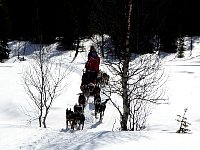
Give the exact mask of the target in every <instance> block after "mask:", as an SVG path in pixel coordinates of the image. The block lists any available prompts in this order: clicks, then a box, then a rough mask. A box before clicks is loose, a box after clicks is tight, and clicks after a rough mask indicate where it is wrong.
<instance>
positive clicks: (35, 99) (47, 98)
mask: <svg viewBox="0 0 200 150" xmlns="http://www.w3.org/2000/svg"><path fill="white" fill-rule="evenodd" d="M50 50H51V48H48V47H40V48H39V51H37V52H36V53H35V57H34V59H33V60H32V62H31V63H30V65H29V67H28V69H27V70H26V72H25V73H24V76H23V81H24V87H25V90H26V92H27V94H28V95H29V97H30V99H31V101H32V103H33V106H32V112H33V113H34V115H35V116H36V118H35V119H38V121H39V127H42V125H43V127H44V128H46V127H47V126H46V119H47V116H48V114H49V111H50V109H51V107H52V104H53V102H54V101H55V99H56V98H57V97H58V96H59V95H60V94H61V92H62V91H63V90H64V87H65V86H66V85H67V84H66V83H64V79H65V78H66V76H67V75H68V74H69V73H70V71H69V72H67V71H66V70H65V69H64V71H63V68H62V66H61V63H59V62H58V63H52V61H51V60H50V57H48V55H49V53H48V52H49V51H50ZM65 67H66V66H65ZM68 69H69V68H68ZM32 117H33V116H32Z"/></svg>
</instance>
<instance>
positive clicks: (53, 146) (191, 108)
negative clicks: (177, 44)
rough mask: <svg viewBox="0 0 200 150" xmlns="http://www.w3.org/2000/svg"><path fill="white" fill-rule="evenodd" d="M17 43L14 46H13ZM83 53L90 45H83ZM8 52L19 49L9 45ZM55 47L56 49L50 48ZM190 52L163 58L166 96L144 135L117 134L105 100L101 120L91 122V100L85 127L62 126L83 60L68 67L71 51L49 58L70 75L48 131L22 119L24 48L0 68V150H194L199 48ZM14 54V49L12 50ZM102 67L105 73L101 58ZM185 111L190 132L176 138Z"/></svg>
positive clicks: (199, 128)
mask: <svg viewBox="0 0 200 150" xmlns="http://www.w3.org/2000/svg"><path fill="white" fill-rule="evenodd" d="M17 44H18V45H17ZM84 44H85V46H86V50H88V49H89V46H90V44H91V43H90V42H86V43H84ZM10 46H12V47H11V48H14V47H15V48H16V47H18V48H19V47H20V46H19V43H16V42H15V43H14V42H13V43H10ZM52 46H55V45H52ZM193 46H194V47H193V50H192V53H191V52H190V51H187V52H186V57H185V58H182V59H179V58H176V56H175V54H172V55H169V56H168V57H167V59H166V63H165V70H166V73H167V75H168V76H169V77H168V80H167V82H166V87H167V90H166V93H165V96H166V97H168V98H169V104H162V105H158V106H156V107H155V109H154V110H153V112H152V114H151V115H150V116H149V118H148V121H147V124H148V126H147V128H146V129H145V130H144V131H137V132H131V131H129V132H121V131H118V130H117V129H118V128H119V114H118V112H117V111H116V110H115V108H114V107H113V106H112V104H111V103H110V102H108V103H107V108H106V111H105V116H104V118H103V121H102V122H99V120H98V119H95V118H94V110H93V109H92V105H90V104H92V97H90V99H89V102H88V105H87V106H86V108H85V115H86V121H85V127H84V129H83V130H80V131H75V132H72V131H71V130H66V128H65V110H66V108H72V107H73V105H74V104H75V103H77V100H78V93H80V84H81V76H82V70H83V69H84V64H85V62H86V59H87V51H85V52H81V53H79V54H78V57H77V58H76V60H75V61H74V62H73V63H70V62H71V60H72V59H73V57H74V52H73V51H69V52H58V51H53V52H52V53H51V57H52V58H53V59H55V60H57V59H60V60H62V67H63V69H66V67H68V66H69V65H70V66H72V67H73V71H72V72H71V74H70V75H69V76H67V82H68V86H67V89H66V90H65V91H64V92H63V93H62V95H61V96H60V97H58V98H57V99H56V101H55V102H54V104H53V106H52V109H51V111H50V114H49V116H48V118H47V128H46V129H44V128H39V127H38V121H37V120H36V121H34V122H32V123H31V124H30V123H28V119H29V118H28V116H27V115H25V113H26V112H28V111H29V110H30V109H31V108H30V104H29V103H28V102H29V100H28V99H29V97H28V96H27V94H26V92H25V90H24V87H23V80H22V75H23V71H24V69H25V68H26V67H27V64H28V62H29V60H30V59H31V57H32V55H31V54H32V53H31V52H30V51H28V50H32V49H29V45H26V57H25V58H26V61H18V60H17V59H16V57H14V54H16V53H12V58H11V59H10V60H8V61H7V62H5V63H1V64H0V74H1V77H0V85H1V86H0V149H2V150H17V149H23V150H97V149H102V150H104V149H105V150H111V149H113V150H122V149H137V150H147V149H148V150H149V149H151V150H175V149H181V150H199V149H200V146H199V144H198V141H199V138H200V112H199V107H200V101H199V89H200V84H199V83H200V44H199V39H197V40H196V41H195V43H193ZM13 52H14V51H13ZM100 68H101V69H105V66H104V63H103V60H102V61H101V66H100ZM185 108H188V111H187V113H186V117H187V119H188V122H190V123H191V126H189V129H190V130H191V133H190V134H178V133H176V131H177V130H178V128H179V123H178V122H177V121H176V120H175V119H177V115H182V114H183V112H184V109H185Z"/></svg>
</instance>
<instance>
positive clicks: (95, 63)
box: [85, 57, 100, 73]
mask: <svg viewBox="0 0 200 150" xmlns="http://www.w3.org/2000/svg"><path fill="white" fill-rule="evenodd" d="M99 64H100V58H99V57H96V58H93V57H89V58H88V61H87V63H86V64H85V68H86V70H87V71H95V72H97V73H98V72H99Z"/></svg>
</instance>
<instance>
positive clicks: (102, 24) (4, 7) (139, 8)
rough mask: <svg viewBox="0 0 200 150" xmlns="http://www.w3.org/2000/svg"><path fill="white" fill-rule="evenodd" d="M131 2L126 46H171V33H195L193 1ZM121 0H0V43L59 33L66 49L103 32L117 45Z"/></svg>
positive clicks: (122, 30) (144, 49) (44, 39)
mask: <svg viewBox="0 0 200 150" xmlns="http://www.w3.org/2000/svg"><path fill="white" fill-rule="evenodd" d="M132 4H133V11H132V16H131V34H130V48H131V50H132V52H136V53H149V52H153V51H155V49H156V50H160V51H165V52H170V53H171V52H176V51H177V44H176V42H177V39H179V38H182V37H185V36H197V35H200V27H199V26H200V25H199V24H198V23H197V22H196V20H197V18H198V5H197V2H193V1H189V0H132ZM127 6H128V0H56V1H47V0H17V1H13V0H0V42H1V46H2V47H6V43H7V42H8V41H9V40H28V41H32V42H35V43H47V44H50V43H53V42H55V38H56V37H62V41H61V42H62V44H63V45H65V47H66V49H71V48H72V47H73V45H74V43H75V42H78V43H79V41H80V40H81V39H84V38H90V37H92V36H93V35H95V34H99V35H104V34H107V35H109V36H110V37H111V41H112V43H113V45H114V47H115V51H117V50H119V49H122V48H123V43H124V41H123V39H124V37H125V36H126V26H127V24H126V22H127V21H126V19H127V18H126V17H127ZM152 41H155V42H152ZM152 43H154V45H153V44H152ZM155 43H157V44H158V45H159V47H155ZM158 48H159V49H158ZM1 51H3V48H1Z"/></svg>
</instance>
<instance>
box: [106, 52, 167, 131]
mask: <svg viewBox="0 0 200 150" xmlns="http://www.w3.org/2000/svg"><path fill="white" fill-rule="evenodd" d="M128 64H129V67H128V71H127V73H126V74H124V71H123V62H120V61H117V62H115V63H114V62H112V63H108V68H109V69H110V72H111V73H112V76H113V78H112V77H111V78H110V81H109V85H108V86H106V87H105V88H103V89H102V92H103V94H105V95H106V96H107V97H109V99H110V100H111V102H112V104H113V106H114V107H115V108H116V109H117V110H118V112H119V114H120V116H121V119H120V124H121V129H122V130H134V131H135V130H142V129H144V128H145V127H146V120H147V117H148V116H149V115H150V113H151V111H152V109H153V107H154V106H155V104H162V103H164V102H165V99H163V95H164V91H165V90H164V86H163V85H164V83H165V81H166V80H165V79H166V78H165V75H164V71H163V69H162V63H161V60H160V58H159V56H158V55H157V54H146V55H140V56H135V57H132V58H131V60H130V62H129V63H128ZM123 78H125V79H126V84H124V79H123ZM124 93H126V94H124ZM113 95H118V96H120V97H121V100H120V101H117V100H113V99H112V97H113ZM121 102H122V103H121Z"/></svg>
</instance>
